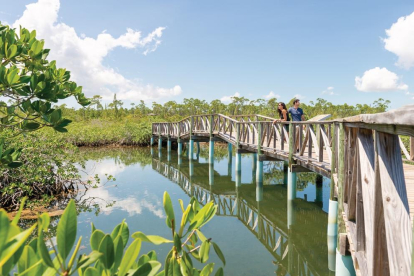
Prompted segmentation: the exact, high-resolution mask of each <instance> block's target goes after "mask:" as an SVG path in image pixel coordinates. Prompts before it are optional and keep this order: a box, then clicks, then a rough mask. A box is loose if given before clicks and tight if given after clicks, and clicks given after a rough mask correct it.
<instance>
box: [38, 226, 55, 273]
mask: <svg viewBox="0 0 414 276" xmlns="http://www.w3.org/2000/svg"><path fill="white" fill-rule="evenodd" d="M37 250H38V252H39V253H40V256H41V257H42V260H43V262H44V264H45V265H47V266H48V267H52V268H53V267H55V265H54V264H53V261H52V258H50V255H49V251H48V250H47V248H46V244H45V241H44V240H43V232H42V231H40V234H39V237H38V239H37Z"/></svg>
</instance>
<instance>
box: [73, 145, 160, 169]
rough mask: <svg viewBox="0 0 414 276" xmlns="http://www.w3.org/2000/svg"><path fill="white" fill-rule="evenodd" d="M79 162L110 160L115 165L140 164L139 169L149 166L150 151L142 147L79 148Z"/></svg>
mask: <svg viewBox="0 0 414 276" xmlns="http://www.w3.org/2000/svg"><path fill="white" fill-rule="evenodd" d="M79 155H80V156H79V157H80V159H81V160H84V161H86V160H94V161H101V160H103V159H107V158H111V159H113V160H114V162H115V164H124V165H126V166H128V165H132V164H140V165H141V167H145V166H146V165H150V164H151V160H152V158H151V149H150V148H143V147H119V148H118V147H116V148H115V147H108V148H105V147H104V148H101V147H100V148H81V149H80V154H79Z"/></svg>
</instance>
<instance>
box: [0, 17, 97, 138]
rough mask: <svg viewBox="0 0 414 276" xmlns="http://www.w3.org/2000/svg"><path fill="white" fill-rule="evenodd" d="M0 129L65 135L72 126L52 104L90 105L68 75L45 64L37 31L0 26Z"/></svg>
mask: <svg viewBox="0 0 414 276" xmlns="http://www.w3.org/2000/svg"><path fill="white" fill-rule="evenodd" d="M0 37H1V39H0V60H1V65H0V93H1V97H0V127H1V129H4V128H13V129H14V130H17V131H19V132H24V131H33V130H37V129H39V128H42V127H45V126H46V127H53V128H54V129H55V130H56V131H59V132H66V131H67V129H66V126H67V125H68V124H69V123H70V122H71V121H70V120H68V119H64V118H62V111H61V110H60V109H59V108H57V107H53V108H52V103H58V101H59V100H63V99H66V98H70V97H74V98H75V99H76V101H77V102H78V103H79V104H80V105H81V106H87V105H89V103H90V101H89V99H87V98H86V97H85V95H84V94H83V93H82V86H78V85H77V84H76V83H75V82H73V81H70V72H69V71H67V70H66V69H64V68H57V67H56V61H50V62H49V61H48V60H47V56H48V54H49V51H50V50H49V49H44V48H43V46H44V41H43V40H39V39H37V38H36V31H31V32H30V31H29V30H27V29H25V28H22V27H20V29H19V31H17V30H16V29H12V28H10V27H9V26H6V25H3V24H1V23H0Z"/></svg>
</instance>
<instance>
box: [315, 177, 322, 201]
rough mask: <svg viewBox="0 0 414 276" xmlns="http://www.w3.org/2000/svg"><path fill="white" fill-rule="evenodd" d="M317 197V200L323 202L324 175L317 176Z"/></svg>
mask: <svg viewBox="0 0 414 276" xmlns="http://www.w3.org/2000/svg"><path fill="white" fill-rule="evenodd" d="M315 186H316V199H315V202H318V203H321V202H323V176H322V175H319V174H318V175H317V176H316V185H315Z"/></svg>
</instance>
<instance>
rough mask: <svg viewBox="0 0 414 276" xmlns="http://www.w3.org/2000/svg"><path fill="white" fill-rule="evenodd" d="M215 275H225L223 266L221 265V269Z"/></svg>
mask: <svg viewBox="0 0 414 276" xmlns="http://www.w3.org/2000/svg"><path fill="white" fill-rule="evenodd" d="M214 275H215V276H224V271H223V268H222V267H220V268H219V269H217V272H216V274H214Z"/></svg>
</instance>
